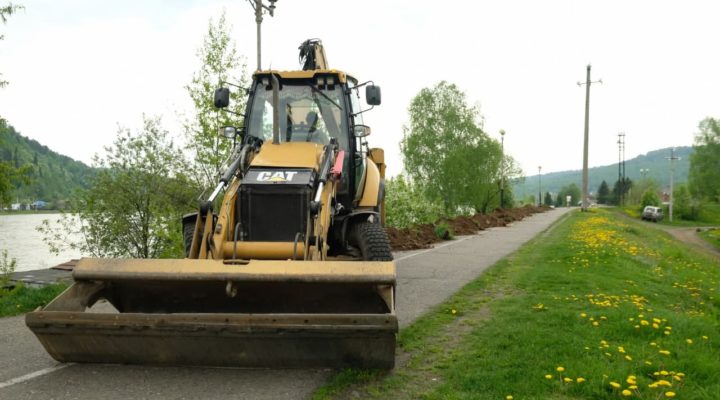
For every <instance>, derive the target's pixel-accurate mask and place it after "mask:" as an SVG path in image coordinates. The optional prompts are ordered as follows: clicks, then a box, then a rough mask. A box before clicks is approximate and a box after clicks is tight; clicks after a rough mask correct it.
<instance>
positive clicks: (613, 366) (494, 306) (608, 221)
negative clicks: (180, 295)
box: [315, 209, 720, 399]
mask: <svg viewBox="0 0 720 400" xmlns="http://www.w3.org/2000/svg"><path fill="white" fill-rule="evenodd" d="M719 281H720V268H719V267H718V265H717V262H714V261H711V260H709V259H707V258H704V257H703V256H701V255H699V254H697V253H694V252H693V251H692V250H690V249H689V248H687V247H685V246H684V245H682V244H679V243H677V242H675V241H674V240H672V239H671V238H670V237H669V236H668V235H667V234H665V233H663V232H661V231H659V230H656V229H652V228H650V227H647V226H646V225H643V224H640V223H635V222H633V221H624V220H623V219H621V218H618V215H616V214H614V213H613V212H612V211H609V210H602V209H594V210H592V211H591V212H588V213H579V212H573V213H572V214H571V215H570V216H569V217H568V219H567V220H566V221H565V222H564V223H561V224H559V225H557V226H556V227H555V228H554V229H553V230H552V231H551V232H550V233H549V234H547V235H544V236H542V237H539V238H536V239H535V240H534V241H532V242H531V243H530V244H528V245H525V246H524V247H523V248H521V249H520V250H519V251H518V252H517V253H515V254H514V255H513V256H511V257H509V258H507V259H505V260H502V261H501V262H499V263H498V264H496V265H495V266H493V267H492V268H491V269H489V270H488V271H487V272H486V273H485V274H483V275H482V276H481V277H480V278H479V279H477V280H475V281H474V282H472V283H470V284H468V285H467V286H466V287H464V288H463V289H462V290H461V291H460V292H458V293H457V294H456V295H454V296H453V297H452V298H451V299H449V300H448V301H447V302H445V303H444V304H442V305H440V306H438V307H437V308H435V310H434V311H433V312H431V313H429V314H428V315H425V316H424V317H422V318H421V319H420V320H418V321H417V322H415V323H414V324H413V325H411V326H410V327H408V328H406V329H403V330H402V331H401V332H400V335H399V345H400V350H399V352H400V353H401V356H400V357H399V358H398V359H399V360H401V359H402V360H407V361H405V362H403V363H404V365H399V366H398V367H397V368H396V369H395V370H394V371H393V372H391V373H389V374H387V373H384V372H380V371H353V370H348V371H343V372H341V373H339V374H338V375H337V376H336V377H335V378H334V379H332V380H331V381H330V383H329V384H328V385H327V386H325V387H323V388H321V389H320V390H319V391H318V392H317V393H316V396H315V398H317V399H326V398H349V397H360V398H412V399H417V398H423V399H466V398H470V399H505V398H507V396H513V398H514V399H576V398H592V399H617V398H639V399H660V398H670V397H675V398H682V399H718V398H720V329H719V328H720V320H719V317H718V310H719V309H720V299H718V298H717V295H718V293H717V288H718V282H719Z"/></svg>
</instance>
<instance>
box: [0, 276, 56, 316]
mask: <svg viewBox="0 0 720 400" xmlns="http://www.w3.org/2000/svg"><path fill="white" fill-rule="evenodd" d="M67 287H68V285H67V284H55V285H48V286H44V287H42V288H29V287H26V286H23V285H18V286H15V288H14V289H10V290H6V289H0V317H9V316H12V315H18V314H24V313H26V312H28V311H32V310H34V309H36V308H37V307H39V306H44V305H45V304H47V303H49V302H50V301H51V300H52V299H54V298H55V297H56V296H57V295H59V294H60V293H61V292H62V291H63V290H65V289H66V288H67Z"/></svg>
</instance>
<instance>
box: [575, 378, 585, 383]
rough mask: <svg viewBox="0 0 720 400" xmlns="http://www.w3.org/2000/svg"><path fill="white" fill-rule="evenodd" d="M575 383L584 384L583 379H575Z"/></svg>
mask: <svg viewBox="0 0 720 400" xmlns="http://www.w3.org/2000/svg"><path fill="white" fill-rule="evenodd" d="M575 381H576V382H577V383H583V382H585V378H577V379H575Z"/></svg>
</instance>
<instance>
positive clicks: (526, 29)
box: [0, 0, 720, 175]
mask: <svg viewBox="0 0 720 400" xmlns="http://www.w3.org/2000/svg"><path fill="white" fill-rule="evenodd" d="M266 1H267V0H266ZM14 3H16V4H22V5H24V6H25V10H24V11H21V12H19V13H18V14H16V15H13V16H12V17H11V18H10V19H9V20H8V23H7V24H6V25H5V26H0V32H2V33H4V34H5V40H4V41H2V42H0V72H1V73H2V74H3V78H4V79H5V80H8V81H10V85H9V86H8V87H6V88H5V89H2V90H0V115H2V116H3V117H4V118H6V119H7V120H8V121H9V122H10V123H11V124H12V125H14V126H15V128H16V129H17V130H19V131H20V132H21V133H22V134H23V135H25V136H28V137H30V138H33V139H36V140H38V141H39V142H41V143H43V144H45V145H47V146H48V147H50V148H51V149H53V150H55V151H57V152H59V153H62V154H65V155H68V156H70V157H73V158H75V159H79V160H82V161H84V162H87V163H89V162H90V160H91V158H92V156H93V154H95V153H98V152H101V151H102V146H104V145H109V144H111V143H112V141H113V138H114V137H115V133H116V131H117V126H118V124H120V125H123V126H130V127H136V126H139V125H140V121H141V116H142V113H146V114H150V115H162V116H163V121H164V122H165V126H166V127H167V128H168V129H169V130H171V131H172V132H173V133H174V134H177V135H178V137H179V136H180V134H181V133H180V127H179V124H178V123H177V121H178V119H179V115H182V114H183V113H186V112H187V111H188V110H189V100H188V96H187V95H186V93H185V91H184V89H183V86H184V85H185V84H187V83H188V82H189V81H190V78H191V76H192V73H193V72H194V71H196V70H197V69H198V67H199V61H198V60H197V58H196V51H197V49H198V48H199V47H200V45H201V42H202V38H203V35H204V32H205V31H206V29H207V25H208V20H209V19H210V18H217V17H218V16H219V15H220V14H221V13H222V12H223V10H225V11H226V13H227V18H228V21H230V23H231V24H232V25H233V28H234V29H233V31H232V36H233V38H234V39H235V40H236V41H237V45H238V50H239V51H240V53H241V54H244V55H245V56H246V58H247V62H248V66H249V71H252V70H253V69H254V67H255V65H256V53H255V43H256V42H255V40H256V37H255V27H256V25H255V20H254V15H253V10H252V9H251V6H250V5H249V3H248V2H247V1H246V0H236V1H192V0H185V1H160V0H144V1H130V0H126V1H108V0H104V1H97V0H71V1H58V0H18V1H15V2H14ZM718 15H720V2H717V1H692V0H688V1H682V2H681V1H672V2H671V1H659V0H654V1H627V0H625V1H607V0H605V1H581V0H567V1H536V0H516V1H461V0H458V1H438V0H435V1H420V0H397V1H390V0H384V1H383V0H363V1H350V0H280V1H278V2H277V9H276V13H275V17H273V18H270V17H266V19H265V21H264V23H263V27H262V28H263V67H264V68H267V67H272V68H275V69H297V68H298V67H299V64H298V61H297V53H298V51H297V47H298V45H299V44H300V43H301V42H302V41H303V40H305V39H308V38H320V39H322V40H323V43H324V44H325V48H326V52H327V54H328V59H329V63H330V66H331V67H332V68H337V69H342V70H346V71H347V72H349V73H351V74H353V75H354V76H356V77H357V78H358V79H359V80H361V81H364V80H373V81H374V82H375V83H376V84H377V85H379V86H381V87H382V93H383V104H382V105H381V106H380V107H376V108H375V109H374V110H372V111H370V112H368V113H366V114H365V122H366V123H367V124H368V125H371V126H372V128H373V133H372V135H371V136H370V137H369V140H370V142H371V145H374V146H380V147H384V148H385V151H386V154H387V158H388V160H387V161H388V164H389V172H390V173H391V174H393V175H394V174H396V173H398V172H400V170H401V168H402V166H401V158H400V152H399V145H398V143H399V141H400V139H401V138H402V134H403V131H402V127H403V125H404V124H406V122H407V107H408V105H409V103H410V100H411V99H412V97H413V96H415V95H416V94H417V93H418V92H419V90H420V89H422V88H423V87H429V86H432V85H434V84H435V83H437V82H439V81H441V80H447V81H449V82H453V83H455V84H457V85H458V86H459V87H460V88H461V89H462V90H464V91H465V92H466V93H467V97H468V99H469V101H470V102H471V103H475V104H478V105H479V106H480V108H481V111H482V114H483V116H484V119H485V130H486V132H488V134H490V135H491V136H492V137H495V138H499V133H498V132H499V130H500V129H504V130H505V131H506V132H507V134H506V136H505V149H506V151H507V152H508V153H509V154H511V155H512V156H513V157H515V158H516V159H517V160H518V161H519V162H520V164H521V166H522V167H523V169H524V171H525V173H526V174H527V175H533V174H536V173H537V167H538V166H539V165H542V167H543V173H545V172H550V171H561V170H567V169H580V168H581V167H582V146H583V143H582V137H583V118H584V107H585V90H584V88H581V87H578V86H577V82H578V81H584V80H585V71H586V70H585V68H586V66H587V64H589V63H590V64H592V78H593V79H594V80H595V79H599V78H601V79H602V80H603V82H604V84H602V85H599V84H598V85H593V86H592V90H591V113H590V114H591V115H590V166H598V165H606V164H612V163H614V162H617V157H618V153H617V143H616V142H617V134H618V133H619V132H625V133H626V135H627V136H626V155H627V158H632V157H634V156H636V155H639V154H644V153H646V152H648V151H651V150H655V149H658V148H662V147H669V146H683V145H691V144H692V142H693V134H694V133H695V132H696V131H697V124H698V122H699V121H700V120H701V119H703V118H705V117H707V116H713V117H720V101H718V94H719V93H720V52H719V51H718V39H719V38H720V36H719V35H718V22H717V17H718ZM629 175H630V173H629Z"/></svg>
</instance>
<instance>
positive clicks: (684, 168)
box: [513, 147, 693, 199]
mask: <svg viewBox="0 0 720 400" xmlns="http://www.w3.org/2000/svg"><path fill="white" fill-rule="evenodd" d="M670 150H671V149H670V148H666V149H660V150H654V151H651V152H649V153H647V154H645V155H640V156H637V157H635V158H633V159H630V160H626V161H625V176H626V177H628V178H630V180H632V181H634V182H637V181H639V180H641V179H652V180H653V181H655V182H657V183H658V184H660V186H662V187H666V186H669V185H670V161H668V160H667V157H670ZM692 152H693V148H692V147H677V148H676V149H675V155H676V156H678V157H680V160H677V161H676V162H675V182H676V183H679V182H687V179H688V171H689V169H690V155H691V154H692ZM603 180H604V181H605V182H607V184H608V185H609V186H610V188H611V189H612V187H613V185H614V184H615V182H616V181H617V180H618V164H611V165H605V166H602V167H592V168H589V169H588V190H589V191H590V192H591V193H595V192H597V190H598V187H599V186H600V183H602V181H603ZM540 183H541V184H542V192H543V193H545V192H550V193H557V192H559V191H560V189H561V188H562V187H563V186H566V185H569V184H571V183H574V184H576V185H577V186H578V187H580V186H581V184H582V170H581V169H578V170H574V171H562V172H551V173H549V174H543V175H542V177H541V182H540ZM513 192H514V193H515V195H516V197H517V198H518V199H522V198H524V197H525V196H528V195H537V192H538V176H537V175H532V176H528V177H527V178H526V179H525V181H524V182H520V183H517V184H515V186H514V187H513Z"/></svg>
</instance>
